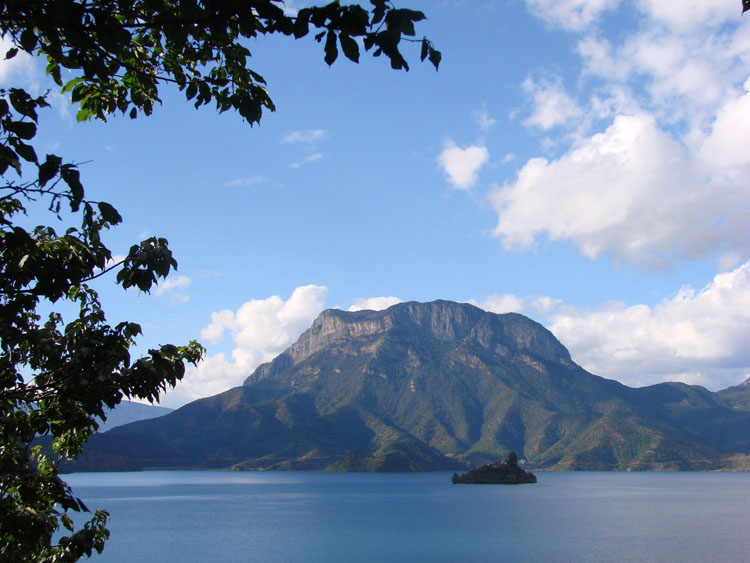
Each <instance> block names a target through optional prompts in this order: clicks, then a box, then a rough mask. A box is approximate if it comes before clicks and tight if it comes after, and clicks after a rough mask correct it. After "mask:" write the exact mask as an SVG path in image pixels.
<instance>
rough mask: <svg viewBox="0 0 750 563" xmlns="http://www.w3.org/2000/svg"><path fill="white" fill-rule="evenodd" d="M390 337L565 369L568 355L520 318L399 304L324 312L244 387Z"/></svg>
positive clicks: (443, 304) (451, 305)
mask: <svg viewBox="0 0 750 563" xmlns="http://www.w3.org/2000/svg"><path fill="white" fill-rule="evenodd" d="M393 332H399V333H404V332H410V333H417V334H418V333H422V334H424V335H426V336H428V337H431V338H435V339H437V340H440V341H466V342H475V343H477V344H478V345H480V346H481V347H483V348H484V349H485V350H488V351H492V352H493V353H496V354H499V355H502V356H507V355H508V354H511V353H522V352H528V353H533V354H534V355H535V356H538V357H540V358H542V359H544V360H549V361H553V362H559V363H562V364H566V365H567V364H568V363H570V354H569V353H568V351H567V350H566V349H565V347H564V346H562V345H561V344H560V343H559V342H558V341H557V339H556V338H555V337H554V336H553V335H552V333H550V332H549V331H548V330H547V329H546V328H544V327H543V326H542V325H540V324H538V323H536V322H534V321H532V320H531V319H529V318H527V317H524V316H522V315H517V314H514V313H509V314H505V315H495V314H493V313H488V312H486V311H483V310H482V309H479V308H478V307H474V306H473V305H469V304H467V303H455V302H451V301H442V300H440V301H432V302H430V303H417V302H409V303H399V304H398V305H394V306H392V307H390V308H388V309H386V310H384V311H357V312H347V311H342V310H339V309H329V310H326V311H323V312H322V313H321V314H320V315H319V316H318V318H317V319H315V321H314V322H313V324H312V326H311V327H310V328H309V329H307V330H306V331H305V332H304V333H302V335H301V336H300V337H299V339H298V340H297V342H295V343H294V344H293V345H292V346H291V347H290V348H288V349H287V350H286V351H284V352H283V353H282V354H281V355H279V356H278V357H277V358H276V359H274V360H273V362H269V363H267V364H263V365H262V366H259V367H258V368H257V369H256V370H255V372H253V374H251V375H250V376H249V377H248V378H247V379H246V380H245V382H244V384H245V385H250V384H252V383H256V382H258V381H261V380H263V379H265V378H267V377H270V376H272V375H274V374H275V373H280V372H281V371H283V370H286V369H288V368H290V367H291V366H294V365H297V364H299V363H300V362H302V361H304V360H306V359H307V358H309V357H310V356H312V355H314V354H316V353H317V352H320V351H322V350H326V349H330V348H332V347H336V346H342V345H346V344H347V343H349V342H352V341H354V340H362V339H363V338H366V337H370V338H372V339H373V340H376V339H377V338H378V337H382V336H384V335H386V334H389V333H393Z"/></svg>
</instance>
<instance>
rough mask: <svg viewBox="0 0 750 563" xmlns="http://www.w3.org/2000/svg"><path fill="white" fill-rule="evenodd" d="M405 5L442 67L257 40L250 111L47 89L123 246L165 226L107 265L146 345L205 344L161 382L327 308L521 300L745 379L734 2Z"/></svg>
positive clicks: (595, 342)
mask: <svg viewBox="0 0 750 563" xmlns="http://www.w3.org/2000/svg"><path fill="white" fill-rule="evenodd" d="M396 4H397V5H398V6H399V7H409V8H412V9H420V10H423V11H424V12H425V13H426V14H427V16H428V18H429V19H428V20H427V21H425V22H421V24H420V25H419V26H418V33H419V34H420V35H421V34H425V35H427V36H428V37H430V39H432V40H433V42H434V43H435V45H436V47H437V48H438V49H440V50H441V51H442V52H443V62H442V64H441V66H440V70H439V72H435V70H434V69H433V68H432V67H431V66H430V65H428V64H420V63H419V62H418V55H419V52H418V46H417V45H415V46H414V48H413V49H410V48H409V46H405V47H404V50H405V52H406V53H407V58H408V60H409V61H410V62H411V71H410V72H408V73H404V72H395V71H392V70H391V69H390V68H389V66H388V64H387V62H386V60H384V59H364V60H363V61H362V62H361V63H360V64H359V65H355V64H352V63H350V62H349V61H346V60H344V59H343V58H342V59H341V60H339V61H337V62H336V63H335V64H334V65H333V66H332V67H330V68H329V67H328V66H327V65H326V64H325V63H324V62H323V53H322V48H321V46H320V45H318V44H316V43H315V42H314V41H313V40H312V39H311V38H308V39H306V40H301V41H297V42H294V41H291V40H289V39H287V38H271V39H261V40H258V41H257V42H251V43H250V44H249V45H248V46H249V48H250V50H251V51H252V53H253V58H252V64H253V65H254V66H253V68H254V70H256V71H257V72H260V73H261V74H262V75H263V76H264V77H265V78H266V80H267V82H268V87H269V91H270V94H271V97H272V98H273V100H274V102H275V104H276V107H277V111H276V112H275V113H268V114H266V115H265V117H264V118H263V120H262V123H261V125H260V126H256V127H252V128H251V127H250V126H248V125H247V124H246V123H243V122H242V121H241V119H240V118H239V117H238V116H237V115H234V114H231V113H225V114H222V115H217V114H216V112H215V111H214V110H213V109H210V108H202V109H201V110H195V109H194V108H193V107H192V105H190V104H189V103H187V102H185V101H184V100H183V99H182V98H181V96H180V94H179V93H178V92H173V91H170V90H169V89H165V90H164V91H163V100H164V105H163V106H162V107H158V108H157V109H156V111H155V112H154V115H152V116H151V117H148V118H139V119H137V120H135V121H131V120H129V119H126V118H123V117H113V118H112V119H110V120H109V121H108V122H107V123H99V122H90V123H84V124H78V123H76V122H75V119H74V115H75V109H74V108H71V107H70V106H69V104H68V102H67V100H66V99H65V98H63V97H62V96H59V95H57V94H53V95H52V96H51V99H52V101H53V108H52V109H50V110H49V111H48V112H47V113H46V114H45V115H43V117H42V122H41V129H40V134H39V137H38V139H39V142H40V143H41V146H42V147H43V149H45V150H48V151H50V152H55V153H56V154H60V155H62V156H64V157H65V158H67V159H69V160H75V161H78V162H85V164H82V165H81V171H82V175H83V179H84V184H85V185H86V186H87V190H88V195H89V196H91V197H93V198H95V199H103V200H106V201H109V202H110V203H112V204H113V205H115V207H117V208H118V210H119V211H120V212H121V214H122V215H123V217H124V224H123V225H122V226H120V227H119V228H118V229H116V230H115V231H113V232H111V233H110V238H109V239H108V242H109V244H110V247H111V248H112V249H113V251H114V252H115V253H118V254H125V253H126V252H127V249H128V247H129V246H130V245H131V244H134V243H136V242H137V241H139V240H141V238H143V237H144V236H151V235H159V236H163V237H166V238H167V239H169V241H170V246H171V247H172V249H173V251H174V252H175V254H176V257H177V259H178V261H179V264H180V266H179V270H178V271H177V272H176V273H175V274H173V275H172V276H170V278H169V279H168V280H167V281H166V282H164V283H162V284H161V286H160V287H159V288H158V289H157V290H156V291H154V292H152V293H151V294H150V295H144V294H139V293H138V292H135V291H129V292H123V291H122V290H121V289H120V288H119V287H116V286H114V282H113V280H107V281H105V282H104V283H102V284H101V285H99V286H98V287H97V289H98V290H99V291H100V293H101V295H102V298H103V300H104V303H105V307H106V310H107V311H108V313H109V318H110V320H112V321H118V320H121V319H129V320H133V321H137V322H140V323H141V324H142V325H143V327H144V331H145V334H144V337H143V339H142V341H141V346H142V347H143V348H145V347H147V346H149V345H153V344H157V343H166V342H174V343H181V342H184V341H186V340H188V339H192V338H197V339H200V340H201V341H202V342H203V343H204V344H205V345H206V347H207V349H208V355H207V357H206V360H205V361H204V362H203V363H202V364H201V365H200V366H199V368H198V369H191V370H190V372H189V373H188V375H187V377H186V378H185V380H184V381H183V382H181V383H180V384H179V385H178V387H177V388H176V389H174V390H173V391H170V392H168V393H167V394H166V396H165V397H164V399H163V401H162V404H163V405H165V406H172V407H174V406H178V405H180V404H183V403H184V402H186V401H188V400H192V399H195V398H198V397H202V396H207V395H211V394H214V393H217V392H220V391H222V390H225V389H227V388H229V387H232V386H234V385H238V384H240V383H241V382H242V380H243V379H244V378H245V377H246V376H247V375H248V374H249V373H250V372H251V371H252V370H253V369H254V368H255V367H257V365H259V364H260V363H261V362H263V361H269V360H270V359H272V358H273V357H274V356H275V355H276V354H278V353H279V352H281V351H282V350H283V349H285V348H286V347H287V346H289V345H291V344H292V343H293V342H294V340H295V339H296V338H297V336H298V335H299V334H300V333H301V332H302V331H303V330H304V329H305V328H306V327H307V326H309V324H310V323H311V322H312V320H313V319H314V318H315V316H317V314H318V313H319V312H320V311H321V310H323V309H325V308H330V307H338V308H342V309H350V308H363V307H366V308H383V307H385V306H388V305H390V304H393V303H395V302H397V301H399V300H404V301H407V300H417V301H429V300H433V299H450V300H456V301H463V302H471V303H474V304H476V305H478V306H480V307H483V308H485V309H487V310H490V311H494V312H499V313H501V312H507V311H517V312H521V313H524V314H526V315H528V316H530V317H532V318H534V319H536V320H538V321H540V322H542V323H543V324H544V325H545V326H547V327H548V328H550V330H552V331H553V333H554V334H555V335H556V336H557V337H558V338H559V339H560V340H561V341H562V342H563V344H565V345H566V346H567V347H568V348H569V349H570V351H571V353H572V355H573V358H574V359H575V360H576V361H577V362H578V363H580V364H581V365H582V366H583V367H585V368H586V369H588V370H590V371H592V372H593V373H596V374H598V375H602V376H605V377H610V378H614V379H618V380H620V381H622V382H623V383H626V384H629V385H639V386H640V385H647V384H652V383H657V382H660V381H667V380H679V381H685V382H687V383H694V384H699V385H704V386H706V387H708V388H710V389H718V388H722V387H726V386H729V385H733V384H736V383H739V382H741V381H742V380H744V379H745V378H746V377H748V376H750V264H749V263H748V258H749V257H750V229H748V224H749V223H748V219H749V217H748V215H749V214H750V152H748V150H747V147H748V146H750V94H748V90H750V81H748V77H750V29H749V28H748V25H749V24H748V21H750V20H748V18H747V17H745V18H742V17H741V16H740V5H741V3H740V0H721V1H719V0H685V1H683V2H679V3H676V2H666V1H663V0H638V1H636V2H622V1H618V0H564V1H559V0H558V1H552V0H526V2H523V1H522V0H497V1H492V0H486V1H485V0H472V1H459V0H455V1H449V0H444V1H429V2H428V1H426V0H398V1H397V2H396ZM303 5H304V3H303V2H301V1H295V2H287V7H288V8H289V9H290V10H294V9H298V8H300V7H302V6H303ZM42 69H43V67H42V65H41V64H40V62H39V61H35V60H33V59H29V58H22V57H17V58H16V59H15V60H14V61H11V62H10V63H9V62H3V63H2V66H0V85H3V86H7V85H10V84H14V85H19V84H20V85H24V86H25V87H27V88H29V89H31V90H36V91H39V92H41V91H43V90H44V88H46V85H47V82H46V79H45V77H44V75H43V71H42ZM38 152H41V151H38ZM40 220H41V219H40ZM44 220H48V219H44Z"/></svg>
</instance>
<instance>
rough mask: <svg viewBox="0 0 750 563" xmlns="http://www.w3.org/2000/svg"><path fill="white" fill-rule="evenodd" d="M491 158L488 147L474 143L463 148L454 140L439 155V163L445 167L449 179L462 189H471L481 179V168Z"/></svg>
mask: <svg viewBox="0 0 750 563" xmlns="http://www.w3.org/2000/svg"><path fill="white" fill-rule="evenodd" d="M489 160H490V153H489V151H488V150H487V147H485V146H480V145H473V146H469V147H466V148H461V147H458V146H456V145H455V144H454V143H453V142H452V141H449V142H448V145H447V146H446V147H445V149H443V152H441V153H440V155H438V164H440V166H441V167H442V168H443V170H444V172H445V174H446V177H447V180H448V181H449V182H450V183H451V184H453V186H454V187H455V188H458V189H460V190H468V189H471V188H472V187H473V186H474V185H475V184H476V183H477V182H478V181H479V170H480V169H481V168H482V167H483V166H484V165H485V164H487V163H488V162H489Z"/></svg>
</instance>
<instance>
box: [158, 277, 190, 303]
mask: <svg viewBox="0 0 750 563" xmlns="http://www.w3.org/2000/svg"><path fill="white" fill-rule="evenodd" d="M191 283H193V281H192V280H191V279H190V278H189V277H188V276H172V277H169V278H167V279H166V280H163V281H161V282H159V285H157V286H156V289H155V290H154V295H156V296H157V297H159V296H162V295H166V294H170V295H171V296H172V297H173V298H174V299H175V300H176V301H178V302H180V303H184V302H186V301H188V300H189V297H188V296H187V295H185V294H184V293H182V292H181V291H180V290H181V289H185V288H186V287H188V286H189V285H190V284H191Z"/></svg>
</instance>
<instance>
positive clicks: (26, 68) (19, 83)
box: [0, 36, 43, 92]
mask: <svg viewBox="0 0 750 563" xmlns="http://www.w3.org/2000/svg"><path fill="white" fill-rule="evenodd" d="M11 47H13V42H12V41H11V40H10V39H8V38H7V37H5V36H0V86H15V87H17V88H28V89H31V90H32V91H33V92H36V91H38V90H39V88H40V82H41V80H42V79H43V76H42V74H41V71H40V69H39V66H38V65H37V63H36V59H35V58H34V57H32V56H31V55H29V54H28V53H25V52H23V51H20V50H19V51H18V54H16V56H15V57H13V58H12V59H6V58H5V53H7V52H8V49H10V48H11Z"/></svg>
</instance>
